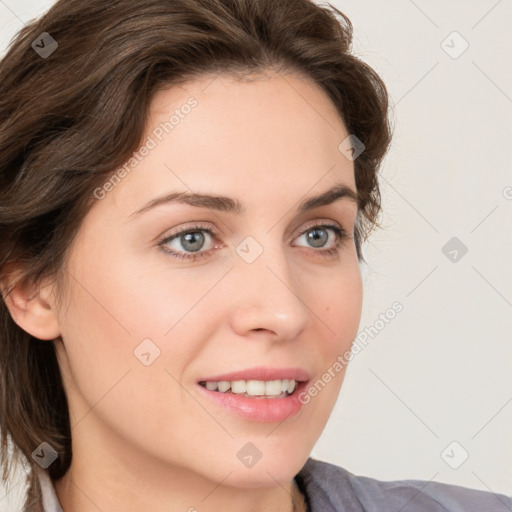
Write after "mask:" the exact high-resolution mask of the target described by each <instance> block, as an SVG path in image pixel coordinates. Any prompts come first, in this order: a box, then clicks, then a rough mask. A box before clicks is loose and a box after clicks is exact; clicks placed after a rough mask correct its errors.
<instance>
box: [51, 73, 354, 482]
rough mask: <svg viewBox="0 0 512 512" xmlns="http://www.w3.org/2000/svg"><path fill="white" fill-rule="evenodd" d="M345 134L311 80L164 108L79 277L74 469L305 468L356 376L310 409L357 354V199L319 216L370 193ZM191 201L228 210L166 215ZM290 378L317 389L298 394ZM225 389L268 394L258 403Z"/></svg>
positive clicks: (73, 349) (97, 214)
mask: <svg viewBox="0 0 512 512" xmlns="http://www.w3.org/2000/svg"><path fill="white" fill-rule="evenodd" d="M185 105H188V107H187V106H185ZM172 116H174V117H172ZM170 119H171V121H169V120H170ZM166 122H167V125H166V124H165V123H166ZM164 126H165V128H163V127H164ZM348 135H349V134H348V133H347V131H346V128H345V126H344V124H343V123H342V121H341V120H340V118H339V116H338V114H337V112H336V110H335V108H334V106H333V105H332V104H331V102H330V101H329V99H328V97H327V96H326V95H325V93H324V92H323V91H322V90H321V89H319V88H318V87H317V86H315V85H312V84H311V83H310V82H307V81H305V80H304V79H301V78H299V77H298V76H287V77H286V78H284V77H282V76H280V75H268V76H265V77H260V78H258V79H257V80H255V81H237V80H235V79H232V78H228V77H227V76H218V77H216V78H214V77H212V76H209V77H204V78H202V79H201V80H195V81H192V82H189V83H187V84H185V85H183V86H180V87H174V88H172V89H168V90H166V91H160V92H159V93H158V94H157V95H156V96H155V98H154V100H153V102H152V104H151V110H150V117H149V119H148V127H147V132H146V135H145V137H144V139H143V144H144V145H145V146H146V149H145V150H144V149H141V151H140V152H139V154H138V157H139V158H140V161H138V163H137V165H136V166H135V167H134V168H131V167H126V169H125V171H124V172H120V173H117V178H113V179H112V180H111V183H110V185H108V184H107V185H106V186H104V187H103V188H102V189H101V191H98V190H97V191H96V192H95V194H96V196H97V197H98V198H99V199H97V200H96V201H95V204H94V205H93V207H92V209H91V210H90V211H89V213H88V214H87V216H86V217H85V219H84V223H83V225H82V226H81V228H80V231H79V233H78V235H77V238H76V239H75V240H74V242H73V244H72V245H71V247H70V251H69V255H68V260H67V262H66V265H65V269H66V271H67V272H64V276H65V278H66V284H67V286H66V287H65V290H64V291H63V292H64V293H65V295H64V299H65V300H64V303H63V304H62V307H61V308H60V309H57V316H58V321H59V325H60V330H61V337H62V340H63V341H62V343H61V342H60V341H58V342H57V350H58V358H59V364H60V366H61V369H62V373H63V378H64V384H65V388H66V392H67V395H68V401H69V407H70V413H71V426H72V438H73V461H74V462H73V464H82V465H86V464H89V465H90V466H93V465H94V466H95V468H96V469H95V470H98V467H99V465H101V467H103V468H110V470H109V471H111V470H115V471H117V472H118V471H120V468H126V470H127V471H128V470H130V469H131V470H134V473H133V474H137V473H139V474H140V475H150V474H152V472H154V474H155V475H157V474H158V475H163V473H164V472H165V471H169V474H171V473H172V471H175V470H176V468H180V469H181V471H185V472H187V470H188V471H191V472H192V473H191V474H199V475H201V476H204V477H206V478H209V479H212V480H214V481H215V482H220V481H221V480H223V479H225V478H226V477H227V475H229V480H228V481H229V483H231V484H232V485H234V486H246V487H249V486H257V485H258V486H270V485H275V481H286V480H290V479H291V478H293V476H294V475H295V474H296V473H297V472H298V471H299V470H300V468H301V467H302V466H303V464H304V463H305V461H306V459H307V457H308V456H309V454H310V452H311V450H312V448H313V446H314V444H315V442H316V441H317V439H318V437H319V436H320V434H321V432H322V430H323V428H324V425H325V423H326V421H327V419H328V417H329V415H330V413H331V410H332V408H333V406H334V404H335V401H336V398H337V395H338V392H339V390H340V386H341V384H342V379H343V372H339V373H336V374H334V377H332V379H331V380H330V382H329V383H327V384H326V385H325V386H324V387H323V389H322V390H321V391H319V392H318V393H317V395H316V396H315V397H314V398H311V399H310V400H309V401H308V403H306V404H304V405H302V404H301V403H300V401H299V400H298V394H299V392H300V391H304V390H305V389H307V388H308V387H310V386H311V385H313V384H314V383H315V382H316V381H317V380H318V379H320V378H321V376H322V375H323V374H324V373H325V372H326V371H328V369H329V368H332V367H333V364H334V363H335V362H336V360H337V358H338V356H340V355H342V354H343V353H345V352H346V351H347V350H349V349H350V346H351V343H352V340H353V339H354V337H355V336H356V333H357V328H358V325H359V319H360V313H361V299H362V290H361V277H360V271H359V263H358V259H357V256H356V249H355V245H354V239H353V237H352V235H353V230H354V224H355V221H356V213H357V204H356V202H355V201H354V200H353V199H352V198H350V197H349V196H348V195H347V192H346V191H345V193H343V194H341V197H334V196H332V197H331V198H330V199H331V201H323V202H317V203H315V204H312V203H308V202H307V201H308V200H309V199H311V198H312V197H316V196H319V195H321V194H323V193H324V192H326V191H328V190H329V189H331V188H333V187H340V186H341V187H346V189H349V190H351V191H352V192H353V193H354V194H355V192H356V188H355V180H354V168H353V162H352V161H351V160H350V159H349V158H347V157H346V156H345V155H344V154H343V153H342V152H340V150H339V149H338V145H339V144H340V143H341V142H342V141H343V140H344V139H346V137H347V136H348ZM148 136H149V137H150V139H151V140H150V139H148ZM151 141H152V142H151ZM133 162H134V161H132V163H133ZM127 169H129V170H127ZM106 181H107V180H106ZM176 193H180V194H184V195H185V194H203V195H205V194H206V195H208V196H222V197H223V198H230V199H229V201H228V200H222V201H221V200H220V199H215V200H213V199H210V200H209V201H206V200H204V199H203V200H201V199H197V198H196V199H191V200H189V201H188V202H185V201H184V200H182V201H181V202H180V201H178V200H174V201H170V200H169V201H166V200H165V197H166V196H169V195H170V194H176ZM162 198H163V199H162ZM168 199H169V197H168ZM235 203H237V204H239V205H240V207H241V209H242V210H243V211H236V210H235V209H234V208H232V206H234V205H235ZM324 203H327V204H324ZM301 204H306V206H309V207H308V208H302V209H301V208H300V205H301ZM325 225H329V226H334V228H332V227H320V226H325ZM315 227H317V229H316V230H315V229H314V228H315ZM337 228H340V229H342V230H344V232H346V236H345V237H344V238H341V239H340V240H339V243H338V234H337V231H336V230H337ZM180 232H181V233H182V235H181V237H180V235H179V234H178V233H180ZM173 236H174V238H171V237H173ZM193 258H195V259H193ZM331 372H332V370H331ZM227 374H231V375H227ZM237 374H238V375H237ZM285 379H287V380H288V382H282V381H283V380H285ZM290 380H299V381H304V380H308V382H307V383H304V382H303V383H300V382H299V383H298V384H297V385H298V389H297V388H296V389H295V390H294V392H293V393H292V394H291V395H290V396H287V393H288V392H287V391H286V392H284V393H283V392H281V391H282V389H284V388H285V387H287V386H290V389H291V388H292V387H293V384H290V382H289V381H290ZM219 381H221V384H219ZM224 381H228V382H230V383H231V381H256V382H250V383H249V384H248V385H247V387H248V389H247V391H248V392H249V393H254V395H251V394H250V395H246V393H247V391H246V392H245V393H244V391H243V390H244V389H245V388H244V382H237V383H236V384H235V385H234V389H230V390H229V391H228V392H225V391H224V392H223V390H225V388H226V386H227V385H226V384H225V383H224ZM261 381H281V382H271V383H266V382H261ZM206 382H208V385H207V386H206V384H205V383H206ZM215 388H216V390H215ZM262 393H270V394H274V393H280V394H279V395H277V396H270V397H267V398H264V397H261V394H262ZM248 443H249V444H248ZM100 461H101V462H100ZM112 468H113V469H112ZM157 471H158V472H157ZM109 474H110V475H111V474H112V472H110V473H109Z"/></svg>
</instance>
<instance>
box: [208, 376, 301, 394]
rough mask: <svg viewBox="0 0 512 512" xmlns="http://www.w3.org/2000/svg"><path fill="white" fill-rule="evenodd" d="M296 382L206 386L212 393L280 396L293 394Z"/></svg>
mask: <svg viewBox="0 0 512 512" xmlns="http://www.w3.org/2000/svg"><path fill="white" fill-rule="evenodd" d="M295 385H296V382H295V381H294V380H293V379H281V380H266V381H265V380H233V381H231V382H229V381H227V380H221V381H219V382H214V381H208V382H205V383H204V386H205V387H206V388H207V389H209V390H210V391H219V392H221V393H226V392H227V391H229V390H231V393H235V394H240V395H246V396H279V395H283V394H285V393H286V394H288V395H290V394H292V393H293V391H294V389H295Z"/></svg>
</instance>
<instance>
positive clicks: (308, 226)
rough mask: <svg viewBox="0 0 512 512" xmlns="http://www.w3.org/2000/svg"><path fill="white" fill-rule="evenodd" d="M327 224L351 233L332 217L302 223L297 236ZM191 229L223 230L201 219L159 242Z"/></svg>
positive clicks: (216, 231) (160, 238)
mask: <svg viewBox="0 0 512 512" xmlns="http://www.w3.org/2000/svg"><path fill="white" fill-rule="evenodd" d="M325 224H337V227H338V228H339V229H341V230H342V231H343V232H345V233H346V234H347V235H350V233H349V232H348V231H347V230H346V229H345V227H344V225H343V223H341V222H338V221H333V220H330V219H326V218H324V219H322V218H320V219H315V220H310V221H307V222H306V223H305V224H303V225H302V226H303V227H302V228H301V229H300V231H299V232H298V233H296V235H295V236H300V235H303V234H304V232H305V231H308V230H310V229H312V228H314V227H317V226H322V225H325ZM327 228H328V226H327ZM189 231H208V232H210V233H211V234H212V235H213V236H214V237H218V236H220V234H221V231H220V230H219V229H218V228H216V227H215V225H214V224H212V223H209V222H207V221H206V222H205V224H204V225H201V221H197V222H193V223H192V225H189V226H185V227H183V228H180V229H178V230H177V231H173V232H172V233H169V234H166V235H163V236H162V237H159V243H162V242H165V241H168V240H169V239H171V238H175V237H177V236H178V235H180V234H182V233H187V232H189Z"/></svg>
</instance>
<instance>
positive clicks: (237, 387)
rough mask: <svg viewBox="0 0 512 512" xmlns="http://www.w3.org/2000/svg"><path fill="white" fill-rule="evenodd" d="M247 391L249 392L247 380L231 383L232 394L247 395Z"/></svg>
mask: <svg viewBox="0 0 512 512" xmlns="http://www.w3.org/2000/svg"><path fill="white" fill-rule="evenodd" d="M246 391H247V382H245V380H233V381H231V392H232V393H245V392H246Z"/></svg>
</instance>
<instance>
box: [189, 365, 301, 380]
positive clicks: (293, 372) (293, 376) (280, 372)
mask: <svg viewBox="0 0 512 512" xmlns="http://www.w3.org/2000/svg"><path fill="white" fill-rule="evenodd" d="M310 378H311V377H310V373H309V372H307V371H306V370H304V369H302V368H270V367H267V366H256V367H254V368H248V369H247V370H239V371H236V372H231V373H223V374H218V375H211V376H207V377H202V378H200V379H198V381H197V382H209V381H210V382H212V381H213V382H219V381H233V380H278V379H279V380H283V379H288V380H295V381H297V382H304V381H307V380H309V379H310Z"/></svg>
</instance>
